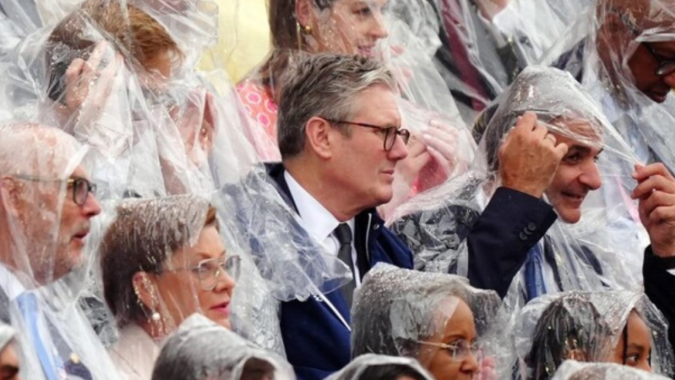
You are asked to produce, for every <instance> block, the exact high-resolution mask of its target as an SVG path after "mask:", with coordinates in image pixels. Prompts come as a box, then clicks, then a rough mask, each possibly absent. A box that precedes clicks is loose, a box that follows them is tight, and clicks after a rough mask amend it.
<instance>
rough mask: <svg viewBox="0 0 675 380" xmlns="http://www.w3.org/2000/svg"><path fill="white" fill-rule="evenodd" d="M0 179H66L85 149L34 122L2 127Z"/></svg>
mask: <svg viewBox="0 0 675 380" xmlns="http://www.w3.org/2000/svg"><path fill="white" fill-rule="evenodd" d="M0 136H2V137H1V138H0V175H15V174H19V173H21V174H31V175H53V176H57V177H60V176H66V175H69V174H70V172H72V171H73V170H74V169H75V167H76V166H77V164H79V162H80V161H81V159H82V157H83V156H84V153H85V152H86V149H85V147H83V146H81V145H80V144H79V143H78V142H77V141H76V140H75V138H74V137H72V136H70V135H69V134H67V133H65V132H64V131H62V130H60V129H58V128H53V127H48V126H44V125H40V124H37V123H32V122H15V123H8V124H2V125H0Z"/></svg>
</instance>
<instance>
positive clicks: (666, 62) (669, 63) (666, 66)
mask: <svg viewBox="0 0 675 380" xmlns="http://www.w3.org/2000/svg"><path fill="white" fill-rule="evenodd" d="M609 13H612V14H614V15H616V16H617V17H619V19H621V22H623V23H624V25H626V27H627V28H628V29H630V31H631V32H632V33H633V34H634V35H635V36H639V35H640V34H641V33H642V31H641V28H639V27H638V26H637V25H636V24H635V22H634V21H633V20H632V19H631V17H630V16H629V15H628V14H627V13H626V12H621V11H619V10H617V9H614V8H612V9H610V12H609ZM642 45H643V46H644V47H645V48H646V49H647V51H648V52H649V54H651V55H652V57H654V59H656V61H657V62H658V63H659V66H658V67H657V68H656V71H654V74H656V76H659V77H664V76H666V75H670V74H672V73H673V72H675V59H664V58H663V57H661V56H660V55H659V54H658V53H657V52H656V51H655V50H654V47H653V46H652V45H651V44H650V43H649V42H642Z"/></svg>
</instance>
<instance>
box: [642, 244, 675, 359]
mask: <svg viewBox="0 0 675 380" xmlns="http://www.w3.org/2000/svg"><path fill="white" fill-rule="evenodd" d="M667 267H668V266H667V265H666V261H665V260H664V259H662V258H660V257H658V256H656V255H654V252H653V251H652V247H651V246H649V247H647V249H645V260H644V264H643V265H642V277H643V278H644V282H645V293H646V294H647V297H649V299H650V300H651V301H652V303H654V305H656V307H657V308H658V309H659V310H661V312H662V313H663V315H664V316H665V317H666V320H667V321H668V326H669V327H668V340H669V341H670V344H671V346H673V347H675V276H674V275H672V274H670V273H669V272H668V269H667ZM673 370H674V371H675V368H673Z"/></svg>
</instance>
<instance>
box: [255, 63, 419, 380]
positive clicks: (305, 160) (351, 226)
mask: <svg viewBox="0 0 675 380" xmlns="http://www.w3.org/2000/svg"><path fill="white" fill-rule="evenodd" d="M288 78H289V79H288V82H287V84H286V85H285V86H284V90H283V94H282V95H281V102H280V104H279V122H278V125H279V127H278V140H279V148H280V151H281V156H282V163H280V164H271V165H268V168H267V169H268V173H269V174H270V177H271V179H272V180H273V181H274V183H275V185H276V186H277V187H278V190H279V192H280V193H281V194H282V196H284V197H285V198H286V199H287V202H288V203H289V205H290V206H291V207H293V208H294V209H295V210H296V211H297V213H298V214H299V216H300V218H301V220H302V222H303V223H304V225H305V227H306V228H307V231H308V232H309V234H310V235H312V236H313V237H314V238H316V239H317V240H318V241H320V242H322V243H323V245H324V246H325V248H326V251H327V252H328V253H329V254H330V255H334V256H335V257H338V258H339V259H340V260H341V261H342V262H344V263H345V264H346V265H347V266H348V267H349V268H350V269H351V273H352V275H353V280H352V281H350V282H349V283H348V284H347V285H345V286H343V287H342V288H340V289H338V290H337V291H334V292H331V293H328V294H316V295H315V296H314V297H310V298H309V299H308V300H307V301H297V300H296V301H291V302H284V303H282V306H281V322H280V323H281V332H282V337H283V340H284V345H285V348H286V354H287V356H288V360H289V361H290V363H291V364H293V366H294V367H295V371H296V374H297V376H298V378H300V379H303V380H309V379H312V380H319V379H323V378H325V377H327V376H328V375H330V374H331V373H332V372H335V371H337V370H339V369H340V368H342V367H344V366H345V365H346V364H347V363H349V360H350V331H351V330H350V308H351V303H352V297H353V292H354V289H355V288H358V286H359V285H360V283H361V279H362V278H363V276H364V275H365V274H366V272H367V271H368V270H369V269H370V268H372V267H373V266H374V265H375V264H376V263H378V262H385V263H390V264H393V265H396V266H399V267H404V268H412V266H413V260H412V254H411V253H410V251H409V250H408V248H407V247H406V246H405V245H404V244H403V243H402V242H401V241H400V240H398V239H397V238H396V237H395V236H394V235H393V234H392V233H391V232H390V231H389V230H388V229H387V228H386V227H385V226H384V222H383V221H382V219H381V218H380V216H379V215H378V214H377V212H376V210H375V207H377V206H379V205H381V204H384V203H387V202H389V200H390V199H391V198H392V194H393V190H392V183H393V181H394V170H395V168H396V164H397V163H398V162H399V161H400V160H402V159H404V158H405V157H406V156H407V154H408V151H407V148H406V143H407V141H408V138H409V136H410V133H409V132H408V131H407V130H405V129H403V128H401V115H400V113H399V111H398V108H397V103H396V97H397V95H396V84H395V82H394V79H393V77H392V74H391V73H390V72H389V71H388V70H386V69H385V68H384V67H383V66H382V65H381V64H380V63H378V62H376V61H374V60H371V59H366V58H360V57H349V56H337V55H324V54H319V55H315V56H311V57H309V58H307V59H306V60H304V61H301V62H299V63H298V64H297V67H296V68H295V70H293V73H292V75H291V76H289V77H288Z"/></svg>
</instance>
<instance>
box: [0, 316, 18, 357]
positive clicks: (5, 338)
mask: <svg viewBox="0 0 675 380" xmlns="http://www.w3.org/2000/svg"><path fill="white" fill-rule="evenodd" d="M15 337H16V331H15V330H14V329H13V328H12V327H11V326H9V325H6V324H5V323H3V322H0V352H2V350H4V349H5V348H6V347H9V344H10V343H12V342H13V341H14V339H15Z"/></svg>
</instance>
